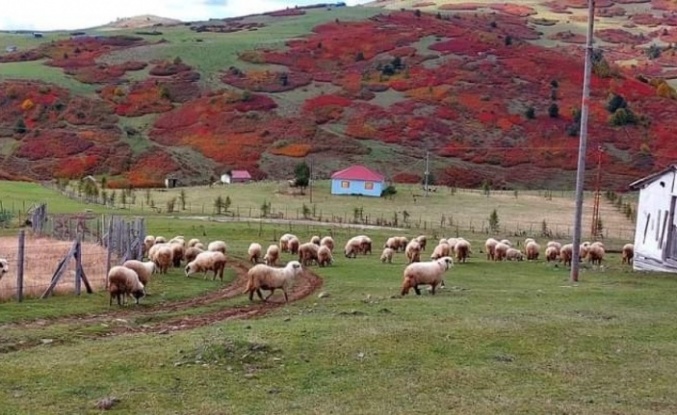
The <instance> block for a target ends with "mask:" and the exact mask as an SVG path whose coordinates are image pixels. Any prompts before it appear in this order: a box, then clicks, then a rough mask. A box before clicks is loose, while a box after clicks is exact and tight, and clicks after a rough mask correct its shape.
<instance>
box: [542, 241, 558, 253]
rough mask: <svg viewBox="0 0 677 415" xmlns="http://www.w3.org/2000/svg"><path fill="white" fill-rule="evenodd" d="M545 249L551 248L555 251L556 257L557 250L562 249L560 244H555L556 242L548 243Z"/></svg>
mask: <svg viewBox="0 0 677 415" xmlns="http://www.w3.org/2000/svg"><path fill="white" fill-rule="evenodd" d="M545 247H546V248H549V247H553V248H555V250H556V251H557V255H558V256H559V250H560V249H562V244H561V243H559V242H557V241H549V242H548V244H547V245H546V246H545Z"/></svg>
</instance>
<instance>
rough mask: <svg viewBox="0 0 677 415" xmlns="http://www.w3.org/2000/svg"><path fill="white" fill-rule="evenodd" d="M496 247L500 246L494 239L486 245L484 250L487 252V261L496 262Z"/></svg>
mask: <svg viewBox="0 0 677 415" xmlns="http://www.w3.org/2000/svg"><path fill="white" fill-rule="evenodd" d="M496 245H498V241H497V240H496V239H494V238H489V239H487V241H486V242H485V243H484V250H485V251H486V252H487V261H488V260H492V261H493V260H494V256H495V252H496Z"/></svg>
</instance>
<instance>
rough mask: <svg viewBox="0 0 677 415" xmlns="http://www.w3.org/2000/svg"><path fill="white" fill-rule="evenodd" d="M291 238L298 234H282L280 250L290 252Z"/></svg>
mask: <svg viewBox="0 0 677 415" xmlns="http://www.w3.org/2000/svg"><path fill="white" fill-rule="evenodd" d="M291 238H296V236H294V235H292V234H291V233H285V234H284V235H282V236H280V251H282V252H289V240H290V239H291ZM297 239H298V238H297Z"/></svg>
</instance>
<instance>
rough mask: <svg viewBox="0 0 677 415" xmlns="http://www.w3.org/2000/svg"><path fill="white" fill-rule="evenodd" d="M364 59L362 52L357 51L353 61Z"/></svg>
mask: <svg viewBox="0 0 677 415" xmlns="http://www.w3.org/2000/svg"><path fill="white" fill-rule="evenodd" d="M363 60H364V53H363V52H362V51H359V52H357V55H355V62H359V61H363Z"/></svg>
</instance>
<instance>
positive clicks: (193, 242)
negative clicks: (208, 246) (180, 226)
mask: <svg viewBox="0 0 677 415" xmlns="http://www.w3.org/2000/svg"><path fill="white" fill-rule="evenodd" d="M201 243H202V242H200V240H199V239H197V238H193V239H191V240H190V241H188V248H192V247H194V246H195V245H197V244H201Z"/></svg>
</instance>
